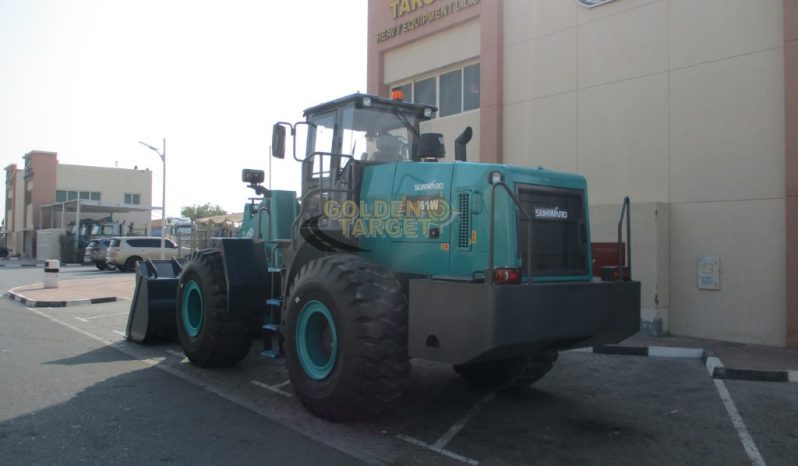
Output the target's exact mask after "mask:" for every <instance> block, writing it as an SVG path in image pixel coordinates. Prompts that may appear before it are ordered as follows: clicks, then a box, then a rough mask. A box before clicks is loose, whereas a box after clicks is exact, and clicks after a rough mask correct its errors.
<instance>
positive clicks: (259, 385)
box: [251, 380, 294, 398]
mask: <svg viewBox="0 0 798 466" xmlns="http://www.w3.org/2000/svg"><path fill="white" fill-rule="evenodd" d="M251 382H252V384H254V385H257V386H258V387H260V388H265V389H266V390H269V391H271V392H274V393H277V394H278V395H283V396H286V397H288V398H293V397H294V394H293V393H288V392H286V391H284V390H280V389H279V388H277V387H275V386H273V385H266V384H265V383H263V382H258V381H257V380H251ZM281 386H284V385H281Z"/></svg>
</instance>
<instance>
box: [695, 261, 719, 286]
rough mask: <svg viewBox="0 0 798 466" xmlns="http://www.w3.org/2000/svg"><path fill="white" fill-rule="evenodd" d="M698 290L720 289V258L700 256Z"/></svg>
mask: <svg viewBox="0 0 798 466" xmlns="http://www.w3.org/2000/svg"><path fill="white" fill-rule="evenodd" d="M698 289H699V290H719V289H720V256H719V255H717V254H705V255H701V256H698Z"/></svg>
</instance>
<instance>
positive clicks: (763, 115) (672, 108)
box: [502, 0, 786, 345]
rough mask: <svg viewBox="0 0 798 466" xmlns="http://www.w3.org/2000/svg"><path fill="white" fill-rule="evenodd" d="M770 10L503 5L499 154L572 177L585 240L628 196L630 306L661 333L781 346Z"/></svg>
mask: <svg viewBox="0 0 798 466" xmlns="http://www.w3.org/2000/svg"><path fill="white" fill-rule="evenodd" d="M782 3H783V2H782V0H757V1H751V0H701V1H695V0H619V1H616V2H612V3H610V4H607V5H604V6H601V7H597V8H593V9H585V8H581V7H579V6H578V5H577V4H576V2H574V1H562V0H536V1H534V2H530V1H527V0H505V1H504V39H503V44H504V74H503V76H504V77H503V99H502V101H503V105H504V107H503V108H504V109H503V117H504V134H503V146H504V151H503V152H504V153H503V157H504V161H505V162H507V163H516V164H523V165H533V166H537V165H542V166H544V167H546V168H552V169H557V170H566V171H577V172H579V173H582V174H584V175H585V177H586V178H587V180H588V184H589V187H590V201H591V205H592V207H593V210H592V219H591V226H592V229H593V232H594V235H597V236H594V239H601V237H602V236H605V230H606V229H607V228H608V226H607V225H610V224H612V223H613V222H617V212H618V211H617V209H618V204H619V203H620V200H621V198H622V197H623V196H624V195H626V194H628V195H630V196H631V198H632V200H633V219H634V218H636V219H637V220H634V221H633V224H634V230H633V232H634V233H633V234H634V238H633V241H632V244H633V246H634V245H638V246H637V247H635V248H634V249H635V251H637V254H636V255H635V258H636V262H635V275H636V277H637V278H639V279H641V280H642V281H643V293H644V297H643V301H644V302H643V308H644V312H647V311H646V310H653V311H652V312H653V314H651V315H655V316H659V317H660V318H663V317H664V321H666V322H667V321H668V320H669V321H670V328H671V330H672V331H673V332H674V333H678V334H682V335H694V336H700V337H711V338H721V339H726V340H733V341H741V342H754V343H765V344H772V345H784V343H785V283H784V280H783V279H781V277H783V276H784V273H785V270H784V253H785V241H786V239H785V219H784V217H785V214H784V210H785V188H784V186H785V184H784V183H785V182H784V167H785V147H784V141H785V123H784V99H785V95H784V30H783V24H782V22H783V9H782ZM613 207H614V208H613ZM654 212H658V213H662V212H667V215H664V216H660V217H656V218H655V217H654ZM646 219H647V220H646ZM741 224H744V225H741ZM612 236H613V237H614V235H612ZM763 238H766V240H765V241H762V239H763ZM610 239H612V238H610ZM699 254H719V255H720V256H721V269H722V280H721V289H720V290H719V291H707V290H699V289H698V287H697V283H696V282H697V263H696V261H697V256H698V255H699ZM654 296H656V298H657V301H658V302H659V304H657V303H655V301H654V299H653V297H654ZM663 303H664V304H663Z"/></svg>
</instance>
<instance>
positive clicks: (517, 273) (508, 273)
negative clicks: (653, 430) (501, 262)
mask: <svg viewBox="0 0 798 466" xmlns="http://www.w3.org/2000/svg"><path fill="white" fill-rule="evenodd" d="M493 283H495V284H496V285H514V284H517V283H521V269H520V268H514V269H507V268H501V269H494V271H493Z"/></svg>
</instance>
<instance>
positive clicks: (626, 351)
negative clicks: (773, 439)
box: [570, 345, 798, 383]
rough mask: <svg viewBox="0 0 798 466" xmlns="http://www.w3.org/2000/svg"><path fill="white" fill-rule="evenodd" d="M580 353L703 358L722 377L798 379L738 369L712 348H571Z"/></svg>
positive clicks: (786, 374) (784, 372)
mask: <svg viewBox="0 0 798 466" xmlns="http://www.w3.org/2000/svg"><path fill="white" fill-rule="evenodd" d="M570 351H573V352H578V353H594V354H614V355H623V356H643V357H649V358H677V359H701V360H702V361H703V362H704V365H705V366H706V368H707V372H708V373H709V376H710V377H712V378H713V379H721V380H747V381H751V382H796V383H798V371H790V370H780V371H771V370H759V369H735V368H732V367H726V366H724V365H723V362H722V361H721V360H720V358H719V357H717V356H716V355H715V353H713V352H712V351H709V350H705V349H702V348H679V347H670V346H621V345H606V346H594V347H592V348H579V349H575V350H570Z"/></svg>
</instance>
